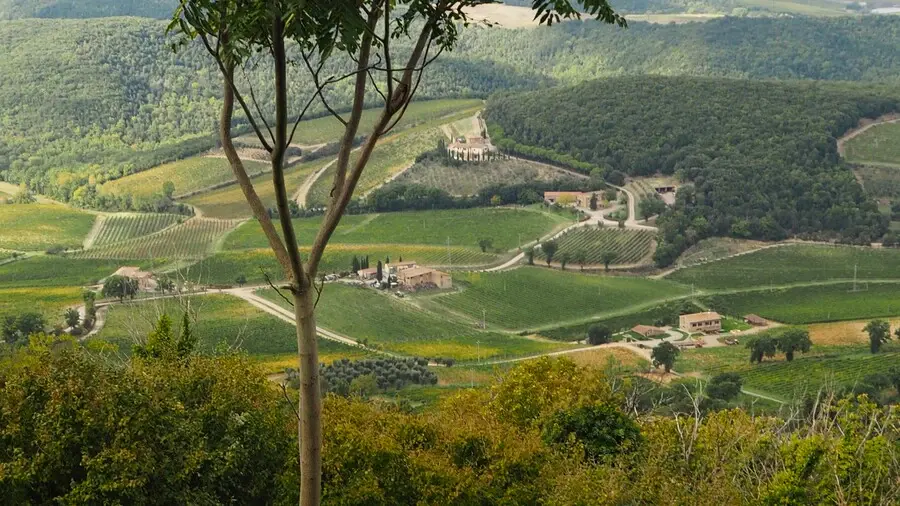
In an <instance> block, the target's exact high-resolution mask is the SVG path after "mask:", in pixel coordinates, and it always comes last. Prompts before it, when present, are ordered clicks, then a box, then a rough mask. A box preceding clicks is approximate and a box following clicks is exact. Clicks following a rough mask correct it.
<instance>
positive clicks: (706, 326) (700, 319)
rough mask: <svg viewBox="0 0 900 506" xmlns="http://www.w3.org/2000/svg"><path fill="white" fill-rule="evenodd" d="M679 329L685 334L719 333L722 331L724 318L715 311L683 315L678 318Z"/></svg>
mask: <svg viewBox="0 0 900 506" xmlns="http://www.w3.org/2000/svg"><path fill="white" fill-rule="evenodd" d="M678 328H680V329H681V330H683V331H685V332H691V333H693V332H710V333H711V332H719V331H721V330H722V316H721V315H720V314H719V313H716V312H715V311H707V312H705V313H691V314H683V315H681V316H679V317H678Z"/></svg>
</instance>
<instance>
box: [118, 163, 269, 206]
mask: <svg viewBox="0 0 900 506" xmlns="http://www.w3.org/2000/svg"><path fill="white" fill-rule="evenodd" d="M244 167H245V168H246V169H247V172H248V173H250V174H255V173H259V172H263V171H265V170H267V169H268V165H267V164H265V163H262V162H255V161H252V160H245V161H244ZM233 179H234V174H233V173H232V171H231V166H230V165H229V164H228V160H226V159H224V158H216V157H208V156H203V155H198V156H192V157H190V158H185V159H184V160H178V161H176V162H170V163H166V164H163V165H160V166H158V167H153V168H152V169H148V170H144V171H141V172H137V173H135V174H130V175H128V176H125V177H123V178H120V179H115V180H113V181H109V182H107V183H104V184H103V186H102V187H101V193H104V194H108V195H132V196H135V197H149V196H150V195H152V194H154V193H158V192H161V191H162V187H163V183H165V182H167V181H171V182H172V183H173V184H174V185H175V195H181V194H185V193H188V192H192V191H196V190H201V189H203V188H207V187H209V186H212V185H216V184H220V183H224V182H227V181H231V180H233Z"/></svg>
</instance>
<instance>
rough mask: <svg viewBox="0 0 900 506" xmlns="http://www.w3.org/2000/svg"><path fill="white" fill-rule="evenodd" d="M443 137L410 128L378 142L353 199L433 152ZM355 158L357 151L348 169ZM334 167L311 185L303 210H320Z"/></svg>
mask: <svg viewBox="0 0 900 506" xmlns="http://www.w3.org/2000/svg"><path fill="white" fill-rule="evenodd" d="M440 139H444V134H443V132H441V130H440V129H439V128H437V127H436V126H423V127H417V128H413V129H410V130H407V131H404V132H400V133H398V134H396V135H392V136H389V137H385V138H383V139H381V140H380V141H379V142H378V144H377V145H376V147H375V150H374V151H372V155H371V157H369V163H368V164H367V165H366V168H365V170H364V171H363V173H362V175H361V176H360V178H359V182H358V183H357V185H356V190H355V193H354V195H355V196H361V195H365V194H366V193H368V192H369V191H371V190H374V189H375V188H377V187H378V186H381V185H382V184H383V183H385V182H386V181H387V180H388V179H389V178H391V177H392V176H393V175H394V174H396V173H398V172H400V171H402V170H404V169H406V168H407V167H409V166H411V165H412V164H413V163H414V162H415V160H416V157H417V156H418V155H420V154H422V153H424V152H426V151H428V150H431V149H434V148H435V146H437V143H438V141H439V140H440ZM358 157H359V151H355V152H354V153H353V154H352V155H350V166H351V167H352V166H353V164H354V163H356V160H357V159H358ZM335 170H336V167H335V166H331V167H330V168H329V169H328V170H326V171H325V173H324V174H322V175H321V176H320V177H319V179H317V180H316V182H315V183H314V184H313V185H312V188H310V190H309V195H307V197H306V202H307V207H318V206H324V205H325V204H326V203H327V202H328V198H329V194H330V193H331V185H332V181H333V180H334V171H335Z"/></svg>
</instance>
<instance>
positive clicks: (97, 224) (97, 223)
mask: <svg viewBox="0 0 900 506" xmlns="http://www.w3.org/2000/svg"><path fill="white" fill-rule="evenodd" d="M105 221H106V216H104V215H102V214H101V215H100V216H97V219H95V220H94V226H93V227H91V231H90V232H88V235H87V237H85V238H84V243H82V245H81V249H90V248H91V246H93V245H94V242H95V241H96V240H97V236H99V235H100V232H101V230H103V223H104V222H105Z"/></svg>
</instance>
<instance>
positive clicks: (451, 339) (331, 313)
mask: <svg viewBox="0 0 900 506" xmlns="http://www.w3.org/2000/svg"><path fill="white" fill-rule="evenodd" d="M260 294H261V295H263V296H265V297H266V298H268V299H269V300H271V301H273V302H275V303H278V304H280V305H282V306H284V304H285V303H284V300H283V299H281V297H279V296H278V295H277V294H275V293H274V292H273V291H272V290H265V291H262V292H260ZM316 315H317V323H318V324H320V325H321V326H322V327H324V328H327V329H329V330H332V331H334V332H338V333H341V334H344V335H346V336H349V337H352V338H354V339H360V340H362V339H365V340H368V342H369V344H370V345H377V346H381V347H383V348H384V349H386V350H390V351H394V352H397V353H402V354H405V355H413V356H419V357H428V358H437V357H446V358H454V359H456V360H471V361H475V360H478V359H487V358H501V357H512V356H523V355H531V354H537V353H542V352H547V351H554V350H561V349H566V348H569V347H571V346H569V345H567V344H563V343H548V342H541V341H534V340H530V339H525V338H523V337H519V336H515V335H504V334H498V333H495V332H483V331H481V330H479V329H476V328H474V327H473V326H472V325H470V324H467V323H464V322H460V321H459V320H458V319H455V318H447V317H444V316H442V315H436V314H433V313H431V312H429V311H425V310H422V309H420V308H418V307H416V306H414V305H412V304H408V303H406V302H403V301H400V300H398V299H396V298H394V297H393V296H391V295H390V294H387V293H381V292H376V291H375V290H372V289H370V288H365V287H353V286H348V285H344V284H341V283H332V284H328V285H326V286H325V289H324V291H323V292H322V298H321V299H319V305H318V306H317V313H316Z"/></svg>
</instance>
